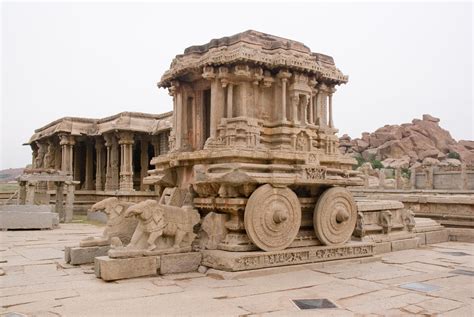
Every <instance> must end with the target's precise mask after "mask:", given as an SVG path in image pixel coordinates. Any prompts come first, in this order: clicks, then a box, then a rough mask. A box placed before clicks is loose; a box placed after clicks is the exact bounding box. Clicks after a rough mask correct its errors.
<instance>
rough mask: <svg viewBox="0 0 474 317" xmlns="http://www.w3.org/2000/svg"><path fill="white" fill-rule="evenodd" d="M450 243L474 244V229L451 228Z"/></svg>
mask: <svg viewBox="0 0 474 317" xmlns="http://www.w3.org/2000/svg"><path fill="white" fill-rule="evenodd" d="M448 233H449V241H459V242H471V243H473V242H474V229H465V228H449V229H448Z"/></svg>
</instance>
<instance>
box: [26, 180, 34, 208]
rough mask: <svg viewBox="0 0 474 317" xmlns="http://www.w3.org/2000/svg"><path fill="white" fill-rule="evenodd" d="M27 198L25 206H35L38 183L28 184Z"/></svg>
mask: <svg viewBox="0 0 474 317" xmlns="http://www.w3.org/2000/svg"><path fill="white" fill-rule="evenodd" d="M26 185H27V186H28V187H27V190H26V198H25V205H34V204H35V193H36V182H27V184H26Z"/></svg>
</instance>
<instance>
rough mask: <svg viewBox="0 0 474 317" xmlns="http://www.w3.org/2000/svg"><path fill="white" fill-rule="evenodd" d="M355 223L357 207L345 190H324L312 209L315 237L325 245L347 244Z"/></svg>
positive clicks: (337, 188) (334, 188)
mask: <svg viewBox="0 0 474 317" xmlns="http://www.w3.org/2000/svg"><path fill="white" fill-rule="evenodd" d="M356 221H357V206H356V203H355V201H354V198H353V197H352V194H351V193H350V192H349V191H348V190H347V189H345V188H342V187H332V188H330V189H328V190H326V191H325V192H324V193H323V194H322V195H321V197H320V198H319V200H318V202H317V203H316V207H315V208H314V214H313V225H314V231H315V233H316V237H318V239H319V241H321V242H322V243H323V244H325V245H338V244H343V243H345V242H347V241H348V240H349V239H350V238H351V236H352V232H353V231H354V228H355V225H356Z"/></svg>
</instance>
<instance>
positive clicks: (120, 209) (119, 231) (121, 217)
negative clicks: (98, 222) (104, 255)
mask: <svg viewBox="0 0 474 317" xmlns="http://www.w3.org/2000/svg"><path fill="white" fill-rule="evenodd" d="M132 205H133V203H129V202H123V201H119V200H118V198H116V197H111V198H106V199H104V200H101V201H99V202H98V203H96V204H94V205H93V206H92V207H91V211H92V212H96V211H103V212H104V213H105V214H106V215H107V225H106V227H105V229H104V232H103V234H102V237H100V238H95V237H89V238H86V239H83V240H82V241H81V242H80V244H79V245H80V246H81V247H89V246H100V245H109V244H110V242H111V239H112V238H118V239H120V241H121V242H122V243H123V244H125V245H126V244H128V243H129V242H130V240H131V238H132V235H133V232H134V231H135V228H136V227H137V224H138V221H137V220H136V219H134V218H125V213H126V211H127V209H128V208H130V206H132ZM115 240H116V239H115Z"/></svg>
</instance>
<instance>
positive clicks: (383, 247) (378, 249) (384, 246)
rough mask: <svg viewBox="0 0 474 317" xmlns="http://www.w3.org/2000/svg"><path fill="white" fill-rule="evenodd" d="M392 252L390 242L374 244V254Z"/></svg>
mask: <svg viewBox="0 0 474 317" xmlns="http://www.w3.org/2000/svg"><path fill="white" fill-rule="evenodd" d="M391 251H392V243H391V242H381V243H376V244H375V246H374V253H375V254H382V253H388V252H391Z"/></svg>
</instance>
